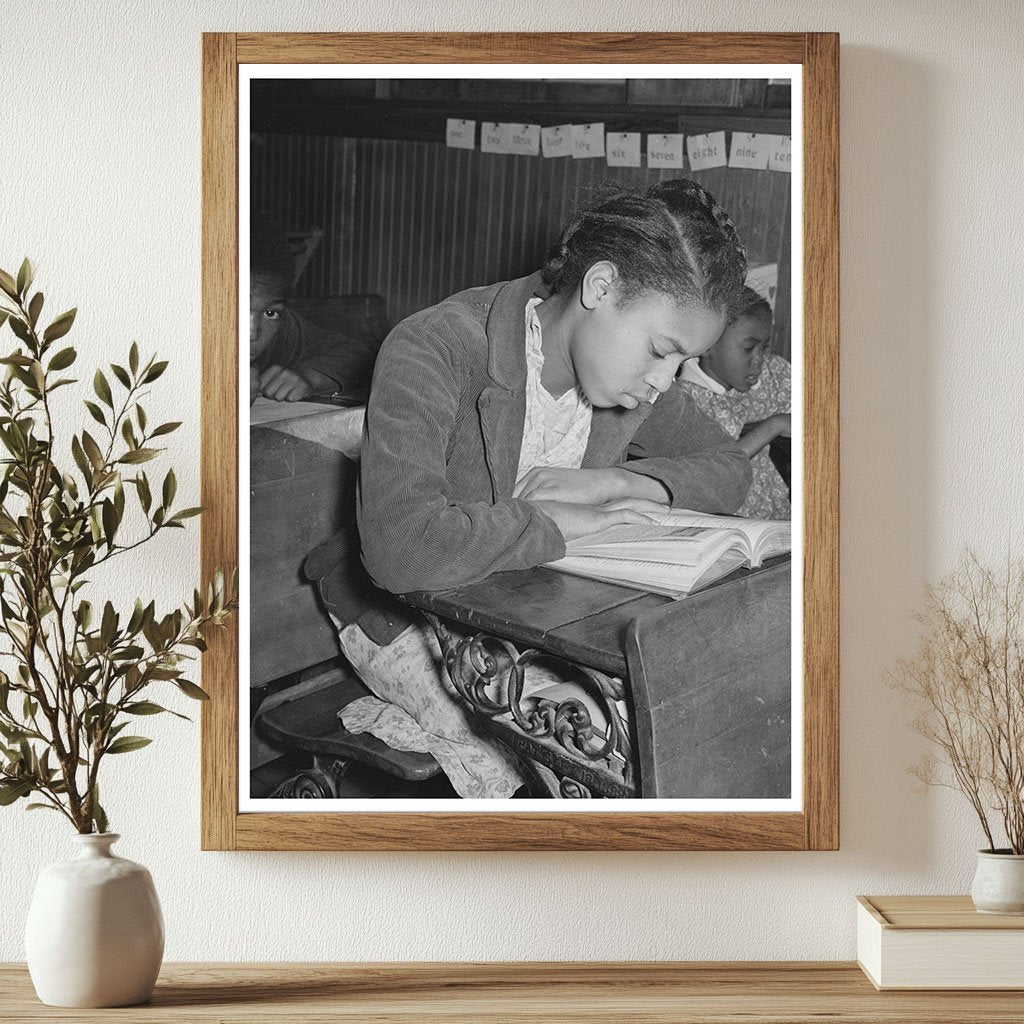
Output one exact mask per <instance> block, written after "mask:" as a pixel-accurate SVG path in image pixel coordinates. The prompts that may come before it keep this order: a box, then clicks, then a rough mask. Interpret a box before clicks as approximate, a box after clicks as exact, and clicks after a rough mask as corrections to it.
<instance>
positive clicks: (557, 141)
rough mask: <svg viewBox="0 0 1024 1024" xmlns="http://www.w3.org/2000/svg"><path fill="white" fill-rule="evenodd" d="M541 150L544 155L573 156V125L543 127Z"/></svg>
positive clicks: (541, 131)
mask: <svg viewBox="0 0 1024 1024" xmlns="http://www.w3.org/2000/svg"><path fill="white" fill-rule="evenodd" d="M540 151H541V153H543V154H544V156H572V125H571V124H556V125H555V126H554V127H552V128H541V130H540Z"/></svg>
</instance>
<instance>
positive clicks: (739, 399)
mask: <svg viewBox="0 0 1024 1024" xmlns="http://www.w3.org/2000/svg"><path fill="white" fill-rule="evenodd" d="M771 335H772V310H771V306H770V305H769V304H768V301H767V300H766V299H764V298H762V296H761V295H759V294H758V293H757V292H756V291H754V290H753V289H752V288H745V289H744V292H743V306H742V308H741V309H740V311H739V313H738V315H737V316H736V317H735V318H734V319H733V320H732V322H731V323H730V324H729V325H728V327H726V329H725V331H724V332H723V333H722V336H721V338H719V339H718V341H716V342H715V344H714V345H713V346H712V347H711V348H710V349H708V350H707V352H705V353H704V354H703V355H701V356H700V357H699V358H698V359H691V360H688V361H687V362H686V363H684V364H683V369H682V372H681V373H680V375H679V386H680V388H681V389H682V390H683V391H685V392H686V393H687V394H688V395H690V397H691V398H692V399H693V400H694V402H695V403H696V404H697V406H698V407H699V408H700V409H701V411H702V412H704V414H705V415H706V416H708V417H709V418H711V419H713V420H714V421H715V422H716V423H718V424H719V426H721V428H722V429H723V430H724V431H725V432H726V433H727V434H729V436H730V437H733V438H736V443H737V444H738V445H739V446H740V447H741V448H742V449H743V450H744V452H746V454H747V457H748V458H749V459H750V463H751V470H752V472H753V482H752V483H751V485H750V491H749V492H748V493H747V497H746V498H745V499H744V502H743V504H742V505H741V506H740V508H739V510H738V513H737V514H738V515H741V516H750V517H752V518H756V519H789V517H790V500H789V488H788V487H787V486H786V482H785V481H784V480H783V479H782V477H781V476H780V475H779V472H778V470H777V469H776V468H775V466H774V465H773V464H772V460H771V458H770V456H769V452H768V446H769V445H770V444H771V442H772V441H773V440H774V439H775V438H776V437H789V436H790V409H791V405H792V396H791V392H790V366H789V362H788V361H787V360H785V359H783V358H782V356H779V355H775V354H773V353H772V352H771V350H770V346H771Z"/></svg>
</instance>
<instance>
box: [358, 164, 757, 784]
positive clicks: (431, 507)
mask: <svg viewBox="0 0 1024 1024" xmlns="http://www.w3.org/2000/svg"><path fill="white" fill-rule="evenodd" d="M745 272H746V259H745V256H744V252H743V249H742V247H741V245H740V243H739V239H738V238H737V234H736V230H735V228H734V226H733V224H732V221H731V220H730V218H729V217H728V215H727V214H726V213H725V211H724V210H723V209H722V208H721V207H720V206H719V205H718V204H717V203H716V201H715V200H714V198H713V197H712V196H711V195H710V193H708V192H707V190H706V189H704V188H703V187H702V186H700V185H699V184H697V183H696V182H693V181H689V180H684V179H677V180H670V181H663V182H659V183H657V184H655V185H652V186H650V187H649V188H647V189H646V190H644V191H642V192H640V191H626V190H620V191H616V192H614V193H611V194H610V195H607V196H606V197H605V198H603V199H601V200H599V201H598V202H596V203H595V204H594V205H592V206H590V207H589V208H588V209H585V210H583V211H582V212H581V213H579V214H578V216H576V217H575V218H574V219H573V220H572V221H571V222H570V223H569V224H568V225H567V226H566V227H565V229H564V230H563V231H562V233H561V235H560V237H559V239H558V241H557V242H556V243H555V245H554V246H552V248H551V249H550V250H549V253H548V257H547V260H546V262H545V264H544V266H543V268H542V269H541V271H540V272H539V273H536V274H533V275H531V276H529V277H525V278H521V279H519V280H513V281H507V282H502V283H499V284H494V285H489V286H486V287H480V288H471V289H469V290H467V291H464V292H460V293H458V294H457V295H454V296H452V297H450V298H448V299H445V300H444V301H442V302H440V303H439V304H437V305H435V306H432V307H430V308H428V309H425V310H423V311H421V312H419V313H416V314H414V315H413V316H411V317H409V318H408V319H406V320H404V321H403V322H401V323H400V324H399V325H398V326H397V327H396V328H395V329H394V330H393V331H392V333H391V334H390V335H389V336H388V338H387V339H386V340H385V342H384V344H383V346H382V348H381V351H380V355H379V357H378V360H377V365H376V369H375V371H374V377H373V383H372V386H371V391H370V398H369V402H368V405H367V413H366V427H365V433H364V438H363V444H362V448H361V460H360V478H359V491H358V497H357V517H358V526H359V534H360V542H361V545H362V557H363V562H364V564H365V566H366V568H367V570H368V571H369V573H370V575H371V576H372V577H373V579H374V581H375V582H376V583H377V584H378V585H379V586H381V587H382V588H383V589H385V590H388V591H391V592H392V593H395V594H403V593H409V592H412V591H417V590H442V589H447V588H451V587H456V586H459V585H463V584H468V583H471V582H474V581H477V580H480V579H482V578H484V577H486V576H488V575H490V574H491V573H494V572H497V571H500V570H510V569H526V568H531V567H534V566H538V565H541V564H543V563H545V562H550V561H553V560H555V559H559V558H561V557H562V556H563V555H564V554H565V550H566V542H567V541H571V540H573V539H574V538H577V537H581V536H585V535H587V534H591V533H595V532H597V531H598V530H601V529H604V528H606V527H609V526H614V525H617V524H625V523H644V522H647V519H646V518H645V515H644V512H645V510H646V511H650V510H653V509H664V508H665V507H667V506H675V507H682V508H689V509H694V510H699V511H705V512H731V511H733V510H735V509H736V508H737V507H738V506H739V505H740V503H741V502H742V501H743V499H744V497H745V496H746V492H747V488H748V486H749V482H750V465H749V460H748V459H747V457H746V455H745V453H744V452H743V450H742V449H741V448H740V447H738V446H737V444H736V443H735V442H734V441H732V440H731V439H730V438H729V437H728V436H726V434H725V433H724V432H723V431H722V430H721V429H720V428H719V427H718V426H717V425H716V424H715V423H714V422H713V421H712V420H709V419H708V418H707V417H706V416H704V415H703V414H702V413H701V412H700V411H699V410H698V409H697V408H696V406H695V405H694V403H693V401H692V399H691V398H690V396H689V395H687V394H686V393H685V392H684V391H683V390H681V389H680V388H678V387H675V386H674V382H675V379H676V375H677V373H678V371H679V369H680V366H681V365H682V363H683V361H684V360H685V359H687V358H690V357H693V356H697V355H699V354H700V353H702V352H703V351H704V350H706V349H707V348H708V347H709V346H710V345H712V344H713V343H714V341H715V340H716V339H717V338H718V337H719V335H720V334H721V333H722V330H723V328H724V327H725V325H726V323H727V322H728V320H729V318H730V317H731V316H733V315H734V314H735V312H736V311H737V309H738V304H739V302H740V298H741V295H742V290H743V280H744V275H745ZM341 640H342V646H343V648H344V650H345V653H346V655H347V656H348V658H349V660H350V661H351V662H352V664H353V666H354V667H355V668H356V670H357V671H358V672H359V673H360V675H361V677H362V678H363V681H364V682H365V683H366V684H367V685H368V687H369V688H370V689H371V690H372V691H374V693H376V695H377V697H378V698H381V699H380V700H376V701H375V700H374V698H364V699H363V700H360V701H356V702H355V703H354V704H353V705H349V707H348V708H346V709H345V711H344V712H343V721H344V724H345V726H346V727H347V728H348V729H350V730H351V731H353V732H358V731H370V732H373V733H374V734H375V735H377V736H379V737H380V738H381V739H383V740H385V742H388V743H389V744H393V745H396V746H399V747H401V748H402V749H427V750H429V751H430V752H431V753H433V754H434V755H435V757H437V759H438V760H439V761H440V762H441V764H442V766H443V767H444V768H445V771H446V772H447V774H448V775H449V777H450V778H451V780H452V782H453V784H454V785H455V788H456V790H457V791H458V792H459V794H460V795H461V796H464V797H465V796H473V797H476V796H487V797H504V796H509V795H511V793H512V792H513V791H514V790H515V789H516V788H517V787H518V785H519V784H520V783H521V777H520V776H519V774H518V772H517V771H516V769H515V766H514V764H513V763H511V761H510V760H509V757H508V755H507V754H506V753H505V752H504V751H503V750H500V749H493V748H492V745H491V744H490V743H489V741H486V740H483V739H482V738H477V737H476V736H475V735H474V734H473V730H472V723H471V722H469V721H468V720H467V717H466V715H465V712H464V711H463V710H462V708H461V706H460V705H459V704H458V703H457V702H456V700H455V698H454V697H453V696H452V695H450V694H448V693H447V692H446V691H445V687H446V685H447V681H446V680H445V678H444V672H443V669H442V668H441V667H440V657H439V654H438V651H437V647H436V642H434V640H433V637H432V635H431V634H430V632H429V630H428V629H427V628H426V627H425V626H424V627H422V628H421V627H417V626H413V627H410V628H409V629H407V630H406V631H405V632H404V633H402V634H401V636H399V637H398V638H397V639H396V640H394V641H393V642H392V643H391V644H390V645H388V646H386V647H383V648H381V647H378V646H376V645H374V644H373V643H371V642H370V641H369V639H368V638H367V637H366V635H365V634H364V633H362V631H361V630H360V629H359V627H358V626H354V625H353V626H348V627H346V628H345V629H343V630H342V633H341ZM417 744H419V745H417Z"/></svg>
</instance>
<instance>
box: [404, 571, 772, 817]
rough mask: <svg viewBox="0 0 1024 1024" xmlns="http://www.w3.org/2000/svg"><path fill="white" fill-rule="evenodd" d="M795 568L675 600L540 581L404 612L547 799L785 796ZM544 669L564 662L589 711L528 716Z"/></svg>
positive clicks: (557, 576) (457, 593) (513, 577)
mask: <svg viewBox="0 0 1024 1024" xmlns="http://www.w3.org/2000/svg"><path fill="white" fill-rule="evenodd" d="M790 569H791V563H790V559H789V557H788V556H785V557H782V558H776V559H774V560H772V561H771V562H770V563H769V562H766V563H765V564H764V566H762V567H761V568H760V569H758V570H755V571H750V570H741V571H738V572H735V573H733V574H732V575H731V576H729V577H727V578H726V579H724V580H721V581H719V582H718V583H716V584H714V585H712V586H711V587H709V588H707V589H706V590H703V591H701V592H699V593H696V594H691V595H690V596H689V597H687V598H684V599H683V600H680V601H672V600H669V599H668V598H664V597H659V596H656V595H653V594H648V593H643V592H641V591H637V590H633V589H630V588H627V587H621V586H617V585H613V584H608V583H602V582H599V581H596V580H588V579H582V578H580V577H576V576H570V575H567V574H565V573H560V572H556V571H554V570H552V569H545V568H537V569H530V570H525V571H520V572H506V573H496V574H495V575H493V576H490V577H489V578H488V579H486V580H484V581H482V582H481V583H477V584H473V585H471V586H466V587H461V588H459V589H457V590H450V591H443V592H440V593H429V594H428V593H418V594H410V595H406V600H407V601H408V602H409V603H410V604H412V605H413V606H415V607H417V608H419V609H421V610H422V611H424V612H425V613H427V616H428V618H429V619H430V621H431V623H432V624H433V625H434V627H435V631H437V633H438V636H439V639H440V640H441V646H442V650H444V651H445V653H446V655H447V657H448V663H449V665H450V673H449V674H450V675H451V676H452V681H453V683H454V684H455V686H456V688H457V689H458V690H459V693H460V695H461V696H462V698H463V699H464V700H465V701H466V702H467V703H468V704H469V705H470V706H471V707H472V708H473V710H474V711H475V712H476V714H477V716H478V721H479V722H480V724H481V725H482V726H483V727H484V728H486V729H487V730H488V731H489V732H490V733H491V734H492V735H493V736H495V738H497V739H498V740H500V741H501V742H502V743H505V744H506V745H507V746H509V747H511V748H512V749H514V750H515V751H516V752H517V753H519V754H520V755H522V756H523V757H525V758H526V759H527V760H528V761H529V762H530V763H531V765H532V767H533V768H534V770H535V774H536V779H535V781H536V782H539V783H540V784H541V786H542V788H543V789H545V790H546V791H547V792H548V793H549V794H550V795H551V796H561V797H589V796H608V797H624V798H628V797H636V796H641V797H670V798H671V797H676V798H692V799H700V798H706V799H711V798H742V797H746V798H751V799H754V798H784V797H787V796H789V789H790V727H791V718H790V693H791V688H790V672H791V667H790V626H789V623H790V575H791V573H790ZM487 638H489V639H487ZM545 658H548V659H550V658H554V659H558V661H559V662H560V663H561V664H563V665H565V664H568V666H569V670H570V674H571V675H575V677H576V681H577V687H576V693H577V694H578V691H579V688H582V689H583V690H585V691H586V693H587V697H586V699H585V700H580V699H579V697H578V695H577V696H574V692H573V690H571V689H563V688H561V687H559V688H556V689H555V690H554V691H553V692H552V694H551V696H550V697H549V698H546V699H545V700H543V701H542V702H541V704H540V705H539V706H537V707H534V702H533V701H532V700H530V701H526V702H525V703H524V702H523V700H522V692H521V689H520V687H521V685H522V682H523V679H524V678H525V680H526V681H527V682H528V680H529V677H530V668H529V664H530V662H531V661H535V660H544V659H545ZM520 666H521V667H523V675H522V677H519V673H518V671H517V669H518V667H520ZM617 701H622V702H623V704H624V705H625V706H627V707H628V709H629V710H628V712H627V714H628V716H629V718H630V720H631V725H627V724H625V723H624V722H623V721H622V720H621V718H620V716H619V714H618V708H619V707H620V706H622V705H619V704H617Z"/></svg>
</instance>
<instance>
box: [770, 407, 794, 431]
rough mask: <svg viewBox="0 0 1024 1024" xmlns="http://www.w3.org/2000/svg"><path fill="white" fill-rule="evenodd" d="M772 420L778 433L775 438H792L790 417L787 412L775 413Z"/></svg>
mask: <svg viewBox="0 0 1024 1024" xmlns="http://www.w3.org/2000/svg"><path fill="white" fill-rule="evenodd" d="M772 419H773V420H774V421H775V428H776V430H777V431H778V433H776V435H775V436H776V437H792V436H793V432H792V430H793V428H792V417H791V416H790V414H789V413H788V412H780V413H776V414H775V415H774V416H773V417H772Z"/></svg>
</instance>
